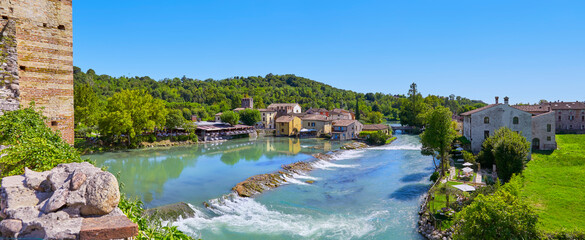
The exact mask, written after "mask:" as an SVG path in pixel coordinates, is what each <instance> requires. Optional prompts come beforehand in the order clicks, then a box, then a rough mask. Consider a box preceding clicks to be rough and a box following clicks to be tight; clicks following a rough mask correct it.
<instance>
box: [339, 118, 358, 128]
mask: <svg viewBox="0 0 585 240" xmlns="http://www.w3.org/2000/svg"><path fill="white" fill-rule="evenodd" d="M354 122H358V121H357V120H337V121H334V122H333V126H342V127H344V126H349V125H351V124H352V123H354Z"/></svg>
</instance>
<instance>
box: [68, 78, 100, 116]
mask: <svg viewBox="0 0 585 240" xmlns="http://www.w3.org/2000/svg"><path fill="white" fill-rule="evenodd" d="M73 96H74V97H73V100H74V104H75V108H74V112H75V127H78V126H86V127H94V126H97V124H98V120H99V116H100V113H101V109H100V104H99V99H98V96H97V94H96V93H95V92H94V91H93V88H92V87H91V86H90V85H89V84H88V83H85V84H75V89H74V95H73Z"/></svg>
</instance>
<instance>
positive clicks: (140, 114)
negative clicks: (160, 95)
mask: <svg viewBox="0 0 585 240" xmlns="http://www.w3.org/2000/svg"><path fill="white" fill-rule="evenodd" d="M166 116H167V109H166V108H165V105H164V102H163V101H162V100H160V99H155V98H153V97H152V96H151V95H150V94H148V93H146V92H144V91H143V90H123V91H122V92H119V93H116V94H114V95H113V96H112V97H111V98H109V99H108V107H107V108H106V111H105V114H104V115H103V117H102V119H101V120H100V122H99V127H100V132H101V133H102V134H104V135H106V136H110V137H121V136H122V135H125V136H126V137H127V138H128V144H132V138H134V137H136V135H139V134H142V133H144V132H146V131H148V132H150V131H153V130H154V129H155V128H162V127H163V126H165V121H166Z"/></svg>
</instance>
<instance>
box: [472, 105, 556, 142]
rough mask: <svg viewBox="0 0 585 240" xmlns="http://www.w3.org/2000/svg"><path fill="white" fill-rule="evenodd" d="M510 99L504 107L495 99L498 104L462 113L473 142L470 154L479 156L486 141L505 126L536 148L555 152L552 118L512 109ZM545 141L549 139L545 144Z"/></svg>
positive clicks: (517, 108) (544, 114) (548, 115)
mask: <svg viewBox="0 0 585 240" xmlns="http://www.w3.org/2000/svg"><path fill="white" fill-rule="evenodd" d="M508 100H509V99H508V97H506V98H504V104H501V103H499V102H498V97H496V103H495V104H490V105H487V106H485V107H482V108H478V109H475V110H472V111H469V112H465V113H462V114H461V116H462V117H463V136H465V137H466V138H467V139H468V140H469V141H471V151H472V152H473V153H478V152H479V151H480V150H481V145H482V143H483V141H484V140H485V139H486V138H488V137H490V136H492V135H493V134H494V132H495V131H496V130H498V129H500V128H502V127H508V128H509V129H511V130H512V131H515V132H518V133H520V134H522V136H524V137H525V138H526V139H527V140H528V141H529V142H532V145H533V148H534V149H540V150H551V149H555V148H556V140H555V136H554V129H553V126H552V125H554V121H553V119H552V118H551V117H550V116H551V115H550V114H549V113H541V114H538V113H535V114H533V113H530V112H527V111H524V110H522V108H521V107H513V106H510V105H509V104H508ZM541 138H542V139H541ZM543 139H546V140H544V141H543ZM549 139H550V141H549Z"/></svg>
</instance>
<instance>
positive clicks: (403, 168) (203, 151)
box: [90, 135, 433, 239]
mask: <svg viewBox="0 0 585 240" xmlns="http://www.w3.org/2000/svg"><path fill="white" fill-rule="evenodd" d="M418 141H419V139H418V137H416V136H409V135H398V139H397V140H396V141H395V142H394V143H392V144H391V145H387V146H382V147H375V148H369V149H365V150H348V151H341V152H340V153H339V154H337V155H335V160H334V161H331V162H326V161H317V162H316V163H315V166H316V167H317V169H316V170H314V171H311V172H309V173H306V174H305V175H297V176H294V177H293V178H291V179H288V180H289V181H288V182H289V184H286V185H283V186H281V187H279V188H276V189H273V190H270V191H266V192H265V193H263V194H261V195H259V196H257V197H255V198H241V197H237V196H235V195H234V194H230V192H231V191H230V189H231V188H232V187H233V186H234V185H235V184H237V183H238V182H240V181H242V180H244V179H246V178H248V177H250V176H252V175H255V174H260V173H268V172H272V171H276V170H278V169H279V168H280V165H282V164H287V163H291V162H295V161H301V160H312V157H311V156H310V154H311V153H315V152H323V151H325V152H327V151H330V150H335V149H338V148H339V144H338V143H330V142H328V141H323V140H314V139H301V140H295V139H289V138H261V139H258V140H248V139H245V140H236V141H230V142H225V143H223V144H219V145H213V146H211V145H210V146H189V147H174V148H167V149H150V150H138V151H130V152H122V153H107V154H99V155H92V156H90V157H91V158H92V159H94V160H96V161H97V162H98V164H103V165H104V166H108V167H109V170H110V171H111V172H112V173H117V172H121V174H120V181H121V182H123V183H124V185H125V187H124V189H123V191H124V192H125V193H127V194H128V195H131V196H136V197H140V198H142V199H143V200H144V201H145V202H146V204H147V206H149V207H155V206H160V205H164V204H168V203H174V202H178V201H184V202H188V203H190V204H192V205H193V207H194V208H195V210H196V212H197V216H196V217H194V218H189V219H183V220H180V221H178V222H176V223H174V224H175V225H177V226H178V227H179V228H180V229H181V230H183V231H185V232H188V233H190V234H192V235H193V236H197V237H202V238H204V239H422V238H421V237H420V235H418V234H417V233H416V221H417V210H418V205H419V203H420V201H421V200H422V195H423V194H424V192H425V191H426V189H427V188H428V186H429V185H430V182H429V181H428V177H429V176H430V174H431V173H432V168H433V164H432V162H431V161H432V159H431V158H429V157H425V156H422V155H420V151H419V149H420V144H419V143H418ZM306 180H314V181H315V182H314V184H307V183H305V181H306ZM203 201H207V202H208V203H210V207H209V208H205V207H203V205H202V202H203Z"/></svg>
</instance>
